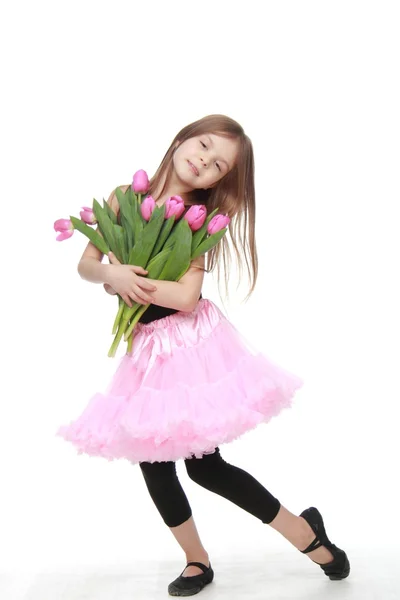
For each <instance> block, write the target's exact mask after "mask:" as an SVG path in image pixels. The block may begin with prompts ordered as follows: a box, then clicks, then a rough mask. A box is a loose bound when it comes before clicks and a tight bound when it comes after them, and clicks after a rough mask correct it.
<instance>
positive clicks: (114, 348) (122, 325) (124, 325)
mask: <svg viewBox="0 0 400 600" xmlns="http://www.w3.org/2000/svg"><path fill="white" fill-rule="evenodd" d="M124 304H125V303H124ZM140 306H142V305H141V304H139V303H137V304H136V305H134V306H132V308H129V307H128V306H127V305H125V306H124V309H125V308H129V312H128V314H127V315H123V316H122V318H120V321H119V325H118V332H117V335H116V336H115V338H114V341H113V343H112V344H111V347H110V350H109V351H108V356H110V357H111V358H113V357H114V356H115V353H116V351H117V349H118V346H119V343H120V341H121V340H122V337H123V335H124V333H125V331H126V328H127V327H128V323H129V321H130V319H131V318H132V316H133V315H134V313H135V312H136V311H137V309H138V307H140ZM139 312H140V311H139ZM134 318H135V319H136V316H135V317H134Z"/></svg>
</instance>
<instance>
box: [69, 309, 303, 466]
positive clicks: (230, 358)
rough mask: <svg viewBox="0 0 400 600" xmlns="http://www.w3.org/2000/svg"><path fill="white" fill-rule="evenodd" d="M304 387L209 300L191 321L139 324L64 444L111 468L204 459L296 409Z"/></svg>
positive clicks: (174, 318)
mask: <svg viewBox="0 0 400 600" xmlns="http://www.w3.org/2000/svg"><path fill="white" fill-rule="evenodd" d="M302 384H303V382H302V380H301V379H300V378H299V377H297V376H296V375H294V374H292V373H289V372H288V371H286V370H284V369H283V368H282V367H279V366H278V365H276V364H274V363H273V362H271V361H270V360H269V359H268V358H267V357H266V356H265V355H263V354H262V353H261V352H259V351H258V350H256V349H255V348H253V347H252V346H251V344H250V343H249V341H248V340H246V339H245V338H244V336H243V335H242V334H240V333H239V331H238V330H237V329H236V328H235V326H234V325H233V324H232V323H231V322H230V321H229V320H228V319H227V318H226V317H225V316H224V315H223V313H222V312H221V311H220V309H219V308H218V307H217V306H216V305H215V304H214V303H213V302H211V301H210V300H208V299H205V298H202V299H200V300H199V302H198V304H197V306H196V308H195V310H194V311H193V312H191V313H185V312H177V313H174V314H173V315H170V316H167V317H163V318H161V319H158V320H156V321H152V322H151V323H147V324H145V323H138V325H137V326H136V329H135V337H134V342H133V347H132V351H131V352H130V353H129V354H128V353H127V354H125V355H124V356H123V357H122V358H121V359H120V360H119V364H118V366H117V369H116V371H115V373H114V375H113V377H112V380H111V382H110V384H109V386H108V389H106V391H105V392H98V393H96V394H95V395H94V396H93V397H92V398H91V399H90V401H89V403H88V405H87V406H86V408H85V410H84V411H83V413H82V414H81V415H80V416H79V417H78V418H77V419H76V420H75V421H72V422H71V423H69V424H68V425H63V426H62V427H60V428H59V429H58V431H57V435H60V436H62V437H63V438H64V439H65V440H67V441H69V442H72V444H74V446H75V447H76V449H77V450H78V453H79V454H81V453H86V454H88V455H91V456H101V457H104V458H106V459H108V460H112V459H117V458H125V459H127V460H129V461H130V462H132V463H137V462H142V461H147V462H155V461H168V460H173V461H176V460H178V459H181V458H182V459H183V458H191V457H193V456H195V457H197V458H200V457H201V456H202V455H203V454H208V453H212V452H213V451H214V450H215V448H216V447H217V446H220V445H221V444H224V443H227V442H230V441H232V440H234V439H236V438H238V437H239V436H241V435H242V434H244V433H245V432H247V431H249V430H251V429H253V428H254V427H256V426H257V425H259V424H260V423H265V422H267V421H269V420H270V419H271V417H273V416H274V415H277V414H278V413H279V412H280V411H281V410H282V409H284V408H287V407H289V406H290V404H291V400H292V398H293V395H294V393H295V391H296V390H297V389H299V388H300V387H301V386H302Z"/></svg>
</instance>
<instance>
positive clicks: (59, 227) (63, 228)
mask: <svg viewBox="0 0 400 600" xmlns="http://www.w3.org/2000/svg"><path fill="white" fill-rule="evenodd" d="M54 230H55V231H59V232H60V234H59V235H58V236H57V237H56V240H57V242H62V241H63V240H67V239H68V238H69V237H71V235H72V234H73V233H74V226H73V225H72V222H71V221H70V219H57V221H55V222H54Z"/></svg>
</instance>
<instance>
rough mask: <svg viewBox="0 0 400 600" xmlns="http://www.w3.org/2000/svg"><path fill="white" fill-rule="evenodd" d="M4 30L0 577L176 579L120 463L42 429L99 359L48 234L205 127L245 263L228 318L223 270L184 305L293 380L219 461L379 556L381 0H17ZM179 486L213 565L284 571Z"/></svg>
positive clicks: (239, 515) (82, 300)
mask: <svg viewBox="0 0 400 600" xmlns="http://www.w3.org/2000/svg"><path fill="white" fill-rule="evenodd" d="M0 22H1V25H0V29H1V30H0V50H1V55H2V67H1V73H2V75H1V80H2V88H3V91H2V95H1V104H2V107H1V152H2V155H1V202H2V229H1V231H2V252H3V261H2V274H3V277H2V284H1V288H2V295H1V297H2V306H3V308H2V323H1V331H2V346H3V351H2V362H1V364H2V369H1V371H2V376H1V383H2V385H1V422H0V444H1V446H0V455H1V485H2V493H1V500H0V502H1V514H0V519H1V536H0V553H1V558H0V564H1V569H2V571H4V572H5V573H7V572H9V573H11V572H13V571H14V572H20V573H24V572H29V571H35V570H46V569H50V570H52V569H54V570H57V569H63V568H67V569H69V568H71V569H72V570H73V569H74V568H75V566H77V565H81V566H82V565H83V566H85V565H88V567H89V566H90V567H95V568H103V567H102V566H104V567H105V566H108V567H110V566H111V565H119V564H126V565H127V568H129V565H131V566H132V567H133V565H136V561H138V560H139V559H150V560H154V561H155V562H154V564H155V565H157V564H162V562H163V561H164V560H173V561H175V563H174V569H175V570H178V567H179V568H180V567H181V566H182V567H183V563H184V556H183V554H182V552H181V550H180V548H179V547H178V546H177V544H176V542H175V540H174V539H173V537H172V535H171V534H170V532H169V531H168V529H167V527H166V526H165V525H164V523H163V522H162V520H161V518H160V517H159V515H158V512H157V511H156V509H155V507H154V505H153V503H152V501H151V499H150V497H149V495H148V492H147V489H146V488H145V485H144V481H143V479H142V475H141V473H140V470H139V467H138V466H132V465H130V464H129V463H128V462H126V461H115V462H113V463H111V462H110V463H108V462H107V461H106V460H104V459H100V458H90V457H88V456H84V455H81V456H77V455H76V453H75V450H74V448H73V447H72V446H70V445H69V444H67V443H66V442H65V441H63V440H62V439H61V438H58V437H56V436H55V431H56V429H57V428H58V427H59V425H60V424H62V423H67V422H69V421H70V420H72V419H74V418H76V417H77V416H78V415H79V414H80V413H81V412H82V410H83V409H84V407H85V406H86V403H87V402H88V399H89V397H90V396H91V395H92V394H93V393H94V392H95V391H97V390H100V389H102V388H103V387H104V386H105V385H106V384H107V383H108V381H109V379H110V377H111V376H112V373H113V371H114V369H115V366H116V363H117V360H118V358H117V359H114V360H113V359H110V358H108V357H107V351H108V348H109V346H110V343H111V341H112V336H111V333H110V332H111V324H112V321H113V319H114V314H115V310H116V299H115V298H112V297H111V296H108V295H107V294H106V293H105V292H104V291H103V288H102V286H101V285H94V284H89V283H87V282H85V281H83V280H82V279H80V277H79V275H78V273H77V270H76V266H77V263H78V261H79V258H80V256H81V253H82V252H83V249H84V247H85V245H86V238H84V237H83V236H82V235H81V234H79V233H76V234H75V235H74V236H73V237H72V238H71V239H69V240H67V241H65V242H63V243H62V244H61V243H59V242H56V241H55V237H56V234H55V232H54V230H53V223H54V221H55V220H56V219H58V218H61V217H63V218H67V217H68V216H69V215H70V214H74V215H76V216H78V215H79V210H80V207H81V206H84V205H90V204H91V202H92V199H93V197H94V198H96V199H97V200H101V199H102V198H103V197H106V198H107V197H108V195H109V194H110V192H111V191H112V189H114V188H115V187H116V186H117V185H122V184H126V183H130V182H131V180H132V175H133V173H134V171H136V170H137V169H139V168H144V169H146V171H148V173H149V174H153V173H154V171H155V169H156V168H157V166H158V164H159V162H160V161H161V159H162V157H163V155H164V153H165V151H166V150H167V148H168V146H169V144H170V142H171V141H172V139H173V137H174V136H175V134H176V133H177V132H178V131H179V130H180V129H181V128H182V127H184V126H185V125H186V124H188V123H190V122H192V121H194V120H196V119H198V118H201V117H203V116H205V115H207V114H211V113H224V114H227V115H229V116H231V117H232V118H234V119H236V120H238V121H239V122H240V123H241V124H242V125H243V127H244V128H245V131H246V132H247V134H248V135H249V136H250V138H251V139H252V141H253V144H254V150H255V158H256V192H257V223H256V234H257V245H258V253H259V265H260V273H259V280H258V284H257V287H256V291H255V293H254V294H253V295H252V296H251V298H250V300H249V301H248V302H247V303H246V304H244V303H242V300H243V298H244V297H245V295H246V293H247V289H248V288H247V281H244V282H243V283H242V285H241V286H240V288H239V290H237V289H236V283H237V281H235V280H234V278H232V277H231V285H230V302H229V303H228V304H226V303H225V305H224V306H223V304H222V300H221V298H220V296H219V294H218V288H217V282H216V279H215V277H214V276H211V275H206V277H205V283H204V288H203V295H204V296H205V297H208V298H210V299H212V300H213V301H214V302H215V303H216V304H217V305H218V306H220V307H221V308H222V309H223V310H224V311H225V313H226V314H227V316H228V318H230V319H231V320H232V322H233V323H234V324H235V325H236V326H237V327H238V329H239V330H240V331H242V332H243V333H244V334H245V335H247V337H248V338H249V339H250V340H251V341H252V342H253V343H254V344H255V345H257V346H258V347H259V348H260V349H261V350H262V351H264V352H265V353H266V354H267V355H268V356H269V357H271V358H273V359H274V360H275V361H277V362H278V363H280V364H281V365H282V366H284V367H285V368H287V369H288V370H291V371H293V372H294V373H296V374H298V375H300V376H301V377H302V378H303V379H304V381H305V384H304V387H303V388H302V390H301V391H300V392H298V394H297V395H296V399H295V403H294V406H293V408H292V409H291V410H290V411H286V412H285V413H283V414H281V415H280V416H279V417H278V418H276V419H274V420H273V421H272V422H271V423H270V424H268V425H264V426H262V427H259V428H258V429H257V430H255V431H253V432H251V433H248V434H246V435H245V436H244V437H243V438H242V439H241V440H239V441H237V442H235V443H232V444H230V445H227V446H225V447H222V448H221V451H222V454H223V456H224V458H225V459H226V460H228V461H229V462H232V463H233V464H236V465H237V466H240V467H242V468H244V469H246V470H248V471H249V472H250V473H252V474H253V475H254V476H256V477H257V478H258V479H259V480H260V481H261V482H262V483H263V484H264V485H265V486H266V487H267V488H268V489H269V490H270V491H271V492H272V493H273V494H274V495H276V496H277V497H278V498H279V499H280V500H281V502H282V503H283V504H284V505H285V506H286V507H287V508H288V509H289V510H292V511H293V512H294V513H297V514H299V513H300V512H301V511H302V510H303V509H304V508H306V507H308V506H312V505H315V506H317V507H318V508H319V509H320V510H321V512H322V513H323V515H324V517H325V522H326V525H327V529H328V535H330V537H331V538H332V541H334V542H335V543H336V544H337V545H339V546H340V547H344V548H345V549H346V551H348V553H349V555H350V558H352V557H353V561H356V560H357V556H361V555H362V554H363V553H364V555H366V556H368V555H369V553H370V552H374V553H378V554H379V553H380V552H381V551H382V552H384V551H385V552H387V553H388V555H389V554H392V553H393V552H394V553H395V552H396V551H398V550H399V541H398V536H399V524H398V504H399V494H398V492H397V489H396V486H397V483H398V471H399V469H398V459H399V444H398V438H399V435H398V431H399V422H398V403H399V386H398V373H399V358H400V354H399V335H400V323H399V306H400V294H399V266H398V261H399V250H400V248H399V220H398V211H399V188H400V185H399V159H400V151H399V147H400V146H399V139H400V138H399V136H400V117H399V114H400V112H399V106H400V89H399V52H400V43H399V35H398V32H399V25H400V23H399V5H398V3H397V2H389V1H379V2H378V1H376V2H371V1H365V0H364V1H362V2H361V1H360V2H356V1H349V0H347V1H337V0H336V1H335V2H324V1H302V2H300V1H297V2H288V1H281V2H278V1H273V2H260V3H259V2H254V1H249V2H246V3H242V2H234V1H232V0H231V1H229V2H228V1H218V2H217V1H208V0H203V1H202V2H194V3H188V2H183V1H182V2H181V1H176V0H175V1H168V2H155V1H146V2H140V3H139V2H128V1H119V0H117V1H115V0H114V1H113V2H111V1H110V2H104V1H96V2H89V1H80V2H78V1H72V2H71V1H69V2H44V1H40V0H36V2H31V3H28V2H8V3H4V4H3V5H2V9H1V14H0ZM221 289H222V290H223V282H222V286H221ZM121 352H123V346H122V345H121V347H120V352H119V355H118V356H120V355H121ZM178 473H179V475H180V476H181V481H182V483H183V486H184V488H185V490H186V492H187V494H188V496H189V499H190V502H191V504H192V508H193V512H194V516H195V520H196V522H197V525H198V528H199V531H200V534H201V536H202V539H203V541H204V544H205V546H206V548H207V550H208V552H209V553H210V556H211V558H212V559H213V558H214V560H218V557H220V558H221V560H223V558H224V557H225V559H226V560H228V559H229V557H232V560H233V559H234V557H235V556H238V557H241V559H244V558H245V557H246V556H247V555H250V554H251V553H252V554H253V555H257V556H258V557H260V556H265V560H266V561H267V555H268V553H270V555H271V556H274V553H278V552H281V551H285V552H288V553H290V552H292V553H293V556H295V555H296V557H297V551H296V550H294V549H293V548H292V547H291V546H290V544H288V542H287V541H286V540H285V539H284V538H281V537H280V536H279V534H277V533H276V532H275V531H273V530H272V529H270V528H268V527H267V526H263V525H262V524H261V523H260V522H258V521H257V520H256V519H254V517H252V516H250V515H248V514H247V513H245V512H243V511H241V510H240V509H239V508H237V507H236V506H234V505H232V504H230V503H229V502H228V501H226V500H224V499H222V498H220V497H218V496H216V495H213V494H210V493H208V492H207V491H206V490H204V489H202V488H200V487H198V486H197V485H196V484H195V483H193V482H192V481H190V480H189V478H188V477H187V475H186V472H185V469H184V466H183V463H178ZM298 554H299V553H298ZM227 557H228V558H227ZM299 560H302V561H303V562H304V561H305V558H304V557H302V556H301V555H300V554H299ZM302 564H303V563H302ZM307 566H310V568H311V569H312V568H316V567H313V565H311V564H310V565H307ZM154 568H155V569H157V566H155V567H154ZM371 570H372V567H371ZM177 574H178V573H176V575H177ZM321 576H323V575H321ZM349 581H350V580H349ZM9 597H11V596H10V595H8V596H7V598H9ZM42 597H43V598H44V597H45V596H42ZM85 597H86V596H85ZM110 597H111V596H110ZM138 597H139V596H138ZM162 597H163V596H162ZM363 597H364V598H365V597H366V596H365V595H364V596H363Z"/></svg>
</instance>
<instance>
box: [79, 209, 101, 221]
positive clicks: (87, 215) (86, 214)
mask: <svg viewBox="0 0 400 600" xmlns="http://www.w3.org/2000/svg"><path fill="white" fill-rule="evenodd" d="M79 214H80V217H81V219H82V221H83V222H84V223H86V224H87V225H94V224H95V223H97V220H96V217H95V216H94V212H93V209H92V208H90V207H89V206H82V210H81V212H80V213H79Z"/></svg>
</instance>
